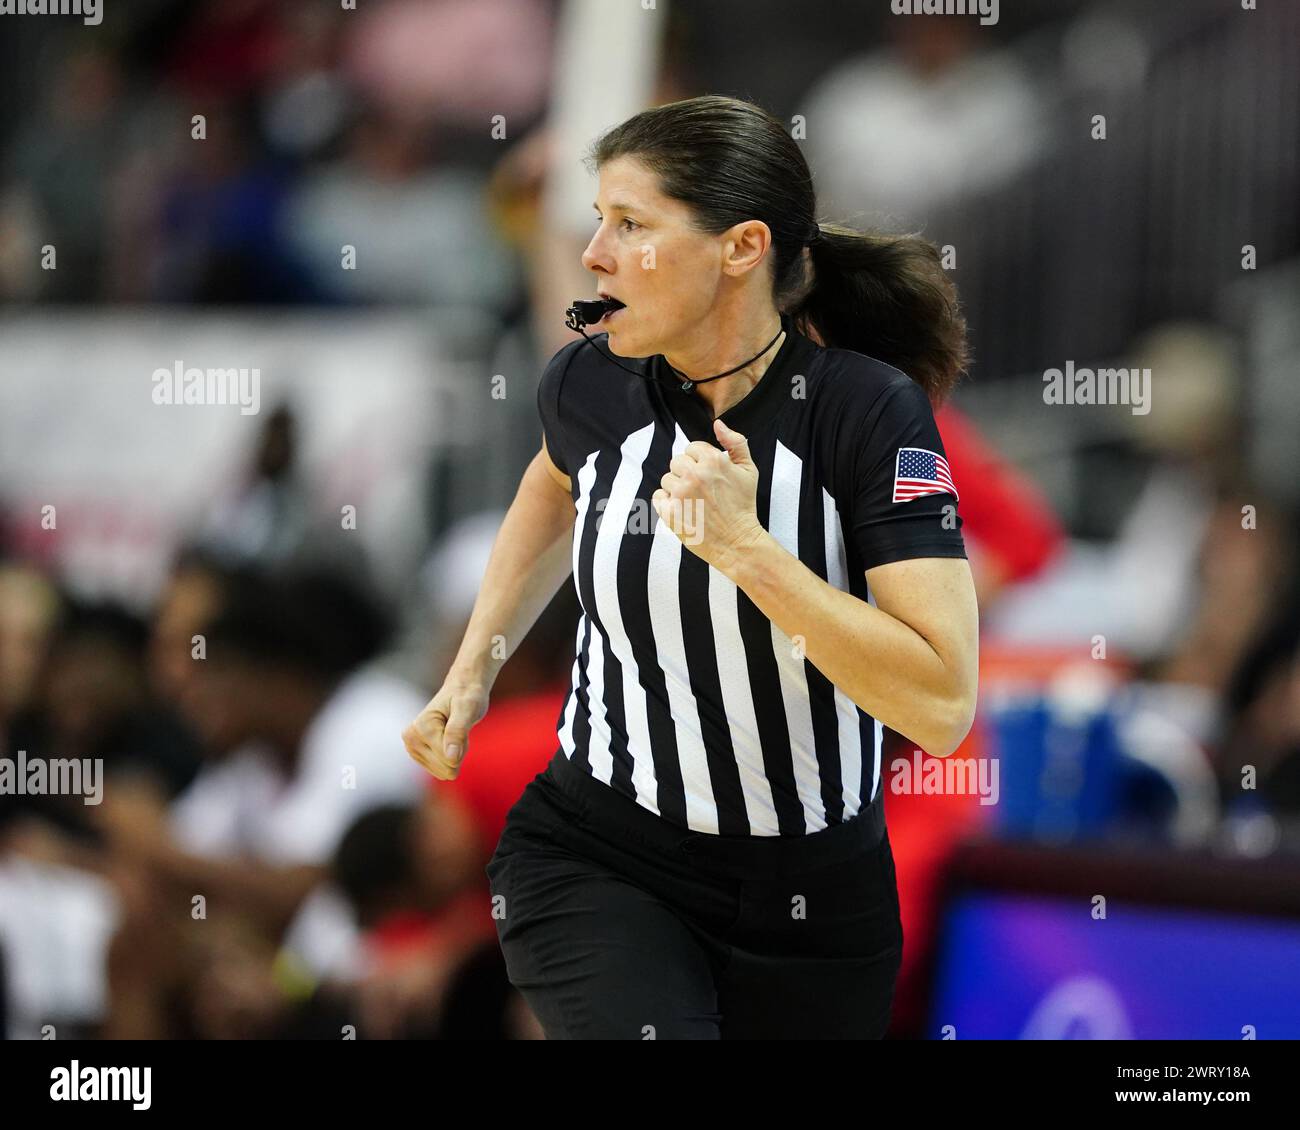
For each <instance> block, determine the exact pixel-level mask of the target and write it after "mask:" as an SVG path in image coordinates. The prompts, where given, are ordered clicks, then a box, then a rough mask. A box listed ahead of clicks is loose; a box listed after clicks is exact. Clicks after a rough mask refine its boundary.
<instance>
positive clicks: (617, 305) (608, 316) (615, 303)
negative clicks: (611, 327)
mask: <svg viewBox="0 0 1300 1130" xmlns="http://www.w3.org/2000/svg"><path fill="white" fill-rule="evenodd" d="M605 305H606V306H607V307H611V309H607V310H606V311H605V313H604V314H603V315H601V319H600V322H601V324H604V323H607V322H609V321H610V320H612V319H613V317H614V315H615V314H618V313H620V312H621V311H622V310H624V309H625V306H624V305H623V303H622V301H621V300H619V299H617V298H606V299H605Z"/></svg>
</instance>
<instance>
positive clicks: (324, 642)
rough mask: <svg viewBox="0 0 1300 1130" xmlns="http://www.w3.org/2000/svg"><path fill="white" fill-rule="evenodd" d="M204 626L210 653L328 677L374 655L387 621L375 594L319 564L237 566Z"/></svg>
mask: <svg viewBox="0 0 1300 1130" xmlns="http://www.w3.org/2000/svg"><path fill="white" fill-rule="evenodd" d="M229 579H230V581H231V584H230V585H229V587H228V589H227V591H226V594H225V596H224V598H223V603H222V608H221V610H220V611H219V612H218V613H217V615H216V617H215V618H214V620H213V622H212V623H211V625H209V627H208V630H207V637H208V653H209V655H211V656H213V657H216V656H218V655H221V654H227V655H228V654H230V653H234V654H236V655H239V656H242V657H243V658H244V659H245V660H251V661H254V662H261V663H268V664H273V665H276V666H283V667H289V668H293V669H295V670H298V671H302V672H305V673H308V674H311V675H314V676H316V677H318V678H321V679H324V680H326V681H329V682H334V681H336V680H338V679H341V678H342V677H343V676H344V675H346V674H348V673H349V672H350V671H352V670H354V669H355V668H357V667H359V666H360V665H361V664H363V663H365V662H367V661H368V660H370V659H372V658H373V657H374V656H375V655H376V654H378V653H379V652H380V651H381V650H382V648H383V647H384V645H385V644H386V642H387V640H388V638H389V636H390V634H391V627H392V625H391V619H390V617H389V615H388V613H387V610H386V609H384V608H383V607H382V606H381V605H380V603H379V602H378V601H377V600H376V599H375V597H374V596H373V594H372V593H370V592H369V591H368V590H367V589H366V588H364V587H363V586H362V585H361V584H360V583H358V582H357V581H356V580H354V579H353V578H351V577H349V576H344V575H342V574H337V573H333V572H330V571H328V570H326V569H323V568H311V569H308V568H295V569H285V570H272V571H265V570H256V569H242V570H239V571H238V572H237V573H232V574H231V576H230V578H229Z"/></svg>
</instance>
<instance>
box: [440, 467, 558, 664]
mask: <svg viewBox="0 0 1300 1130" xmlns="http://www.w3.org/2000/svg"><path fill="white" fill-rule="evenodd" d="M545 458H546V457H545V456H544V455H542V454H541V453H539V454H538V455H537V457H536V458H534V459H533V461H532V463H530V464H529V465H528V469H527V470H526V471H525V472H524V475H523V478H522V479H521V480H520V483H519V490H518V491H517V492H516V494H515V498H514V501H513V502H512V503H511V504H510V509H509V510H507V511H506V516H505V520H504V521H503V522H502V523H501V529H500V531H499V532H498V534H497V538H496V541H495V543H494V544H493V546H492V553H491V555H490V556H489V558H488V563H487V569H486V571H485V572H484V574H483V582H482V584H481V585H480V587H479V593H478V598H477V600H476V601H475V602H474V611H473V613H472V614H471V616H470V620H469V625H468V627H467V628H466V629H465V638H464V639H463V640H462V642H461V645H460V650H459V651H458V652H457V653H456V659H455V661H454V662H453V663H452V667H451V671H452V673H454V674H456V675H459V676H461V677H463V678H468V679H470V680H472V681H481V682H482V683H483V684H484V685H485V686H488V687H490V686H491V685H492V683H493V682H494V681H495V680H496V676H497V673H498V672H499V671H500V670H501V668H502V667H503V666H504V665H505V662H506V660H507V659H509V658H510V656H511V655H512V654H513V653H514V650H515V648H517V647H518V646H519V644H520V642H521V641H522V640H523V638H524V636H526V635H527V634H528V631H529V629H530V628H532V626H533V624H534V623H536V621H537V617H538V616H540V615H541V614H542V611H543V609H545V608H546V606H547V605H548V604H549V603H550V601H551V598H552V597H554V596H555V594H556V592H557V591H559V588H560V585H561V584H563V583H564V580H565V578H567V577H568V576H569V575H570V574H571V573H572V571H573V548H572V547H573V525H574V521H575V518H576V511H575V510H574V507H573V499H572V497H570V496H569V495H568V494H566V493H565V491H564V489H563V488H562V487H560V486H558V485H557V484H556V482H555V480H554V479H552V478H551V477H550V475H548V474H547V472H546V470H545V466H544V464H543V462H542V460H544V459H545Z"/></svg>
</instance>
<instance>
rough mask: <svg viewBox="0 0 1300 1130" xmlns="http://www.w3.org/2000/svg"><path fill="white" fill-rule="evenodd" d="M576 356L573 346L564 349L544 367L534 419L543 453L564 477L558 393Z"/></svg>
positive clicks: (563, 446) (565, 469)
mask: <svg viewBox="0 0 1300 1130" xmlns="http://www.w3.org/2000/svg"><path fill="white" fill-rule="evenodd" d="M575 352H576V350H575V349H574V347H573V346H572V345H566V346H564V347H563V348H562V349H561V350H560V351H559V352H558V353H556V355H555V356H554V357H552V358H551V359H550V361H548V362H547V363H546V368H545V369H544V370H543V372H542V379H541V380H540V381H539V382H538V384H537V415H538V416H539V417H540V418H541V421H542V435H543V436H544V437H545V439H546V450H547V451H548V452H549V453H550V456H551V462H552V463H554V464H555V465H556V466H557V467H558V468H559V469H560V470H561V471H562V472H563V473H564V474H566V475H567V474H568V473H569V465H568V458H569V457H568V455H567V454H566V451H565V442H564V429H563V428H562V427H561V426H560V389H561V386H562V385H563V384H564V375H565V373H566V372H567V370H568V368H569V362H570V361H571V360H572V359H573V355H574V353H575Z"/></svg>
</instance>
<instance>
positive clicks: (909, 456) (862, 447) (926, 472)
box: [850, 378, 966, 569]
mask: <svg viewBox="0 0 1300 1130" xmlns="http://www.w3.org/2000/svg"><path fill="white" fill-rule="evenodd" d="M854 456H855V458H854V460H853V463H854V466H853V494H852V505H851V507H850V524H851V527H852V528H851V531H850V536H851V537H852V538H853V541H854V544H855V545H856V547H857V550H858V553H859V555H860V558H861V561H862V567H863V569H872V568H875V567H876V566H877V565H886V564H888V563H890V562H891V561H904V560H907V559H908V558H913V557H965V556H966V545H965V542H964V540H963V539H962V535H961V526H962V520H961V517H960V515H959V514H958V512H957V504H958V502H959V500H960V495H959V491H960V489H961V488H960V484H959V483H957V482H956V481H955V480H954V478H953V472H952V469H951V468H950V467H949V466H948V463H947V459H946V458H945V454H944V449H943V440H942V439H941V438H940V436H939V428H938V425H937V424H936V423H935V420H934V412H933V410H932V409H931V407H930V399H929V397H928V396H927V395H926V393H925V390H924V389H923V388H921V386H920V385H918V384H917V383H916V382H915V381H913V380H911V379H910V378H906V379H903V380H900V381H898V382H897V383H895V384H894V385H893V386H891V387H890V388H889V389H888V390H887V391H886V392H884V393H883V394H882V395H881V396H880V398H879V399H878V400H877V402H876V403H875V404H874V405H872V408H871V410H870V411H869V412H868V413H867V414H866V416H865V417H864V418H863V419H862V421H861V422H860V424H859V426H858V430H857V434H856V439H855V441H854Z"/></svg>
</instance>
